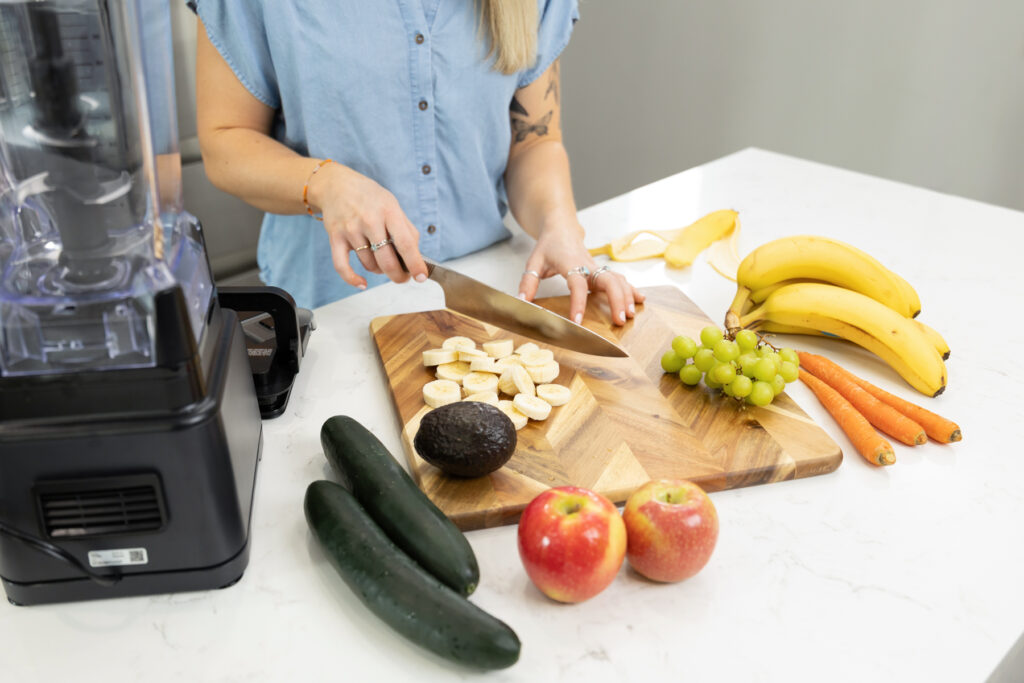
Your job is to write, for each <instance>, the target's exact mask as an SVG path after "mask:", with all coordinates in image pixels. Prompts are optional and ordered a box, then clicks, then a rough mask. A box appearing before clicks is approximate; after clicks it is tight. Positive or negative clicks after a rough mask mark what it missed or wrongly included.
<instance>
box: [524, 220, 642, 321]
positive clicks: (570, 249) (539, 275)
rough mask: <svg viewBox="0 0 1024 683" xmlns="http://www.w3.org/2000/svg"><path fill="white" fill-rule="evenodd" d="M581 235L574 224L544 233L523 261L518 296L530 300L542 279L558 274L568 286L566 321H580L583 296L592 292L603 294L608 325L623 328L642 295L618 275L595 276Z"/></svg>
mask: <svg viewBox="0 0 1024 683" xmlns="http://www.w3.org/2000/svg"><path fill="white" fill-rule="evenodd" d="M582 234H583V229H582V228H581V227H580V226H579V225H578V224H577V225H575V226H572V227H570V228H568V229H553V228H549V229H547V230H544V231H543V232H542V233H541V234H540V236H539V237H538V238H537V246H535V247H534V249H533V253H531V254H530V257H529V258H528V259H527V260H526V270H525V271H523V277H522V280H520V282H519V297H520V298H521V299H525V300H527V301H533V299H534V297H535V296H536V295H537V287H538V286H539V285H540V281H541V280H542V279H545V278H549V277H552V276H555V275H560V276H562V277H564V278H565V280H566V283H567V284H568V285H569V319H570V320H572V321H573V322H575V323H577V324H579V323H580V322H581V321H582V320H583V311H584V309H585V308H586V307H587V294H588V293H589V292H591V291H594V292H603V293H604V295H605V297H607V300H608V308H609V310H610V312H611V318H612V323H614V324H615V325H624V324H625V323H626V321H627V320H629V319H631V318H632V317H633V316H634V315H636V304H639V303H643V301H644V295H643V294H640V293H639V292H638V291H637V290H636V288H635V287H633V285H631V284H629V282H628V281H627V280H626V278H625V277H624V276H622V275H621V274H619V273H616V272H614V271H612V270H608V269H605V270H602V271H601V272H600V273H597V272H596V271H597V270H598V266H597V263H595V262H594V259H593V257H591V255H590V252H588V251H587V248H586V247H584V246H583V238H582ZM581 268H586V269H587V271H588V272H589V273H590V275H589V276H587V275H583V274H582V273H581ZM595 273H596V275H597V276H596V277H595V276H594V275H595Z"/></svg>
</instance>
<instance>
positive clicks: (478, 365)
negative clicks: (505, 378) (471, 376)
mask: <svg viewBox="0 0 1024 683" xmlns="http://www.w3.org/2000/svg"><path fill="white" fill-rule="evenodd" d="M469 371H470V372H489V373H491V374H492V375H500V374H501V370H499V369H498V362H497V361H496V360H494V359H493V358H474V359H473V360H471V361H469Z"/></svg>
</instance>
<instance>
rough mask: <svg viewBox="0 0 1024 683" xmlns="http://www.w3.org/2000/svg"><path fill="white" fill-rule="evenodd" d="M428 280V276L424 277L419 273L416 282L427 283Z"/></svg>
mask: <svg viewBox="0 0 1024 683" xmlns="http://www.w3.org/2000/svg"><path fill="white" fill-rule="evenodd" d="M426 279H427V276H426V275H424V274H423V273H419V274H418V275H417V276H416V282H425V281H426Z"/></svg>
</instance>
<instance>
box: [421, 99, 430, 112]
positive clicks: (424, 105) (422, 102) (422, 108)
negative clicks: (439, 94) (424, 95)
mask: <svg viewBox="0 0 1024 683" xmlns="http://www.w3.org/2000/svg"><path fill="white" fill-rule="evenodd" d="M429 106H430V105H428V104H427V101H426V100H420V111H424V110H426V108H427V107H429Z"/></svg>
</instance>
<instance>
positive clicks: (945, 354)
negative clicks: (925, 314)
mask: <svg viewBox="0 0 1024 683" xmlns="http://www.w3.org/2000/svg"><path fill="white" fill-rule="evenodd" d="M914 323H915V324H916V325H917V326H918V327H919V328H920V329H921V331H922V332H924V336H926V337H928V339H930V340H931V342H932V345H933V346H934V347H935V350H936V351H938V352H939V355H940V356H942V360H946V359H947V358H949V344H947V343H946V340H945V339H943V338H942V335H941V334H939V333H938V332H936V331H935V330H934V329H932V328H931V327H929V326H927V325H925V324H924V323H923V322H921V321H920V320H918V319H917V318H914Z"/></svg>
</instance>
